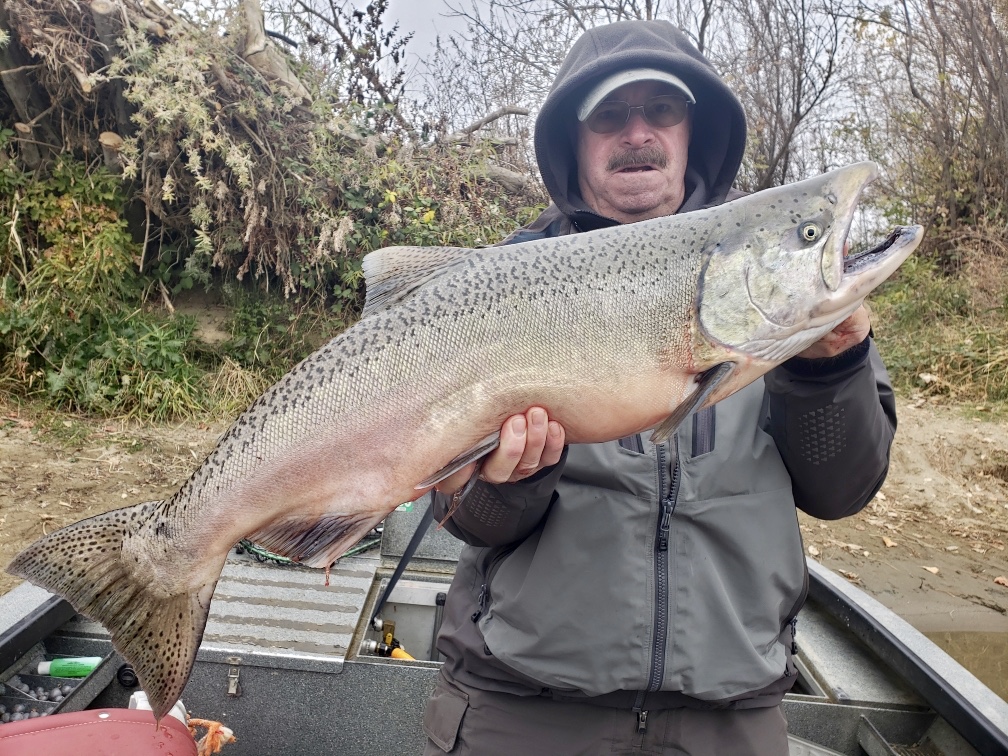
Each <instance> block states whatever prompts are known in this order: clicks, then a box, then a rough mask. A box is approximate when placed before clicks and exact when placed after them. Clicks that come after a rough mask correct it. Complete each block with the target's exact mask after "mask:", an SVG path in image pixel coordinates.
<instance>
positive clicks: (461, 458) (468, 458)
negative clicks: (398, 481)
mask: <svg viewBox="0 0 1008 756" xmlns="http://www.w3.org/2000/svg"><path fill="white" fill-rule="evenodd" d="M498 446H500V431H497V432H495V433H491V434H490V435H489V436H487V437H486V438H484V439H483V440H482V441H480V442H479V443H478V444H476V446H474V447H472V448H471V449H468V450H466V451H464V452H462V453H461V454H459V455H458V456H457V457H455V459H453V460H452V461H451V462H449V463H448V464H447V465H445V466H444V467H442V468H441V469H440V470H438V471H437V472H436V473H434V474H433V475H431V476H430V477H429V478H425V479H424V480H422V481H421V482H420V483H417V485H416V490H418V491H419V490H420V489H423V488H430V487H431V486H433V485H435V484H437V483H440V482H441V481H442V480H444V479H445V478H447V477H448V476H450V475H452V474H454V473H457V472H458V471H459V470H461V469H462V468H463V467H465V466H466V465H468V464H469V463H470V462H475V461H476V460H478V459H482V458H483V457H485V456H486V455H487V454H489V453H490V452H492V451H493V450H494V449H496V448H497V447H498Z"/></svg>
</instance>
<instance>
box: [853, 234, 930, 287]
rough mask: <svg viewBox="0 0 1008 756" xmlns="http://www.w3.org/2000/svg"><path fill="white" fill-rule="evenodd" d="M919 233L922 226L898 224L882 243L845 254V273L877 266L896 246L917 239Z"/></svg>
mask: <svg viewBox="0 0 1008 756" xmlns="http://www.w3.org/2000/svg"><path fill="white" fill-rule="evenodd" d="M919 233H920V226H897V227H896V228H895V229H893V231H892V233H890V234H889V235H888V236H887V237H886V238H885V239H884V240H883V241H882V242H881V243H880V244H877V245H875V246H874V247H871V248H869V249H864V250H859V251H857V252H853V253H851V254H849V255H846V256H844V258H843V274H844V275H845V276H848V275H858V274H859V273H862V272H864V271H866V270H869V269H870V268H873V267H875V266H876V265H878V264H879V263H881V262H882V261H883V260H885V259H886V258H888V257H889V253H890V252H891V251H892V250H893V249H894V248H900V249H901V248H902V247H903V246H904V245H905V244H907V243H910V242H913V241H915V240H916V238H917V236H918V234H919ZM901 242H902V243H901Z"/></svg>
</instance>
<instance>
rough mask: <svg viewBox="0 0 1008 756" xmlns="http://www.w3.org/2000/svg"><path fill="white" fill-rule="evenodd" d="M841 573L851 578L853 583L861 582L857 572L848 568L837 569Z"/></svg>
mask: <svg viewBox="0 0 1008 756" xmlns="http://www.w3.org/2000/svg"><path fill="white" fill-rule="evenodd" d="M837 572H839V573H840V574H841V575H843V576H844V577H845V578H847V579H848V580H850V581H851V582H852V583H857V582H860V580H861V578H859V577H858V574H857V573H856V572H848V571H847V570H837Z"/></svg>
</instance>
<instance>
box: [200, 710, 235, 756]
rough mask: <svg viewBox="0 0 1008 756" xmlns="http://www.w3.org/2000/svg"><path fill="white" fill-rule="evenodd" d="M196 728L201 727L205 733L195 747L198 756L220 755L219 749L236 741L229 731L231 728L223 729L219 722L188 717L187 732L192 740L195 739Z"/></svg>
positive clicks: (232, 733)
mask: <svg viewBox="0 0 1008 756" xmlns="http://www.w3.org/2000/svg"><path fill="white" fill-rule="evenodd" d="M197 727H202V728H204V729H205V730H206V731H207V732H206V735H204V736H203V737H202V738H200V739H199V741H198V742H197V743H196V747H197V748H199V756H210V755H211V754H214V753H220V750H221V748H223V747H224V746H225V745H227V744H228V743H234V742H236V741H237V740H238V739H237V738H236V737H235V735H234V732H232V731H231V728H229V727H225V726H224V725H222V724H221V723H220V722H214V721H213V720H210V719H196V718H195V717H189V732H191V733H192V736H193V740H195V739H196V728H197Z"/></svg>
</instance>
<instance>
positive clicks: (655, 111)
mask: <svg viewBox="0 0 1008 756" xmlns="http://www.w3.org/2000/svg"><path fill="white" fill-rule="evenodd" d="M633 110H639V111H641V113H642V114H643V116H644V120H645V121H647V122H648V123H649V124H651V125H652V126H654V127H655V128H662V129H664V128H668V127H669V126H675V125H676V124H679V123H682V122H683V119H685V118H686V114H687V113H688V112H689V101H688V100H687V99H686V98H685V97H680V96H679V95H658V96H657V97H652V98H651V99H650V100H648V101H647V102H645V103H644V104H643V105H631V104H630V103H629V102H622V101H621V100H606V101H605V102H601V103H599V105H598V107H596V108H595V110H593V111H592V112H591V114H590V115H589V116H588V117H587V118H586V119H585V121H584V123H585V126H587V127H588V128H589V129H591V130H592V131H594V132H595V133H596V134H613V133H615V132H617V131H619V130H620V129H622V128H623V127H624V126H626V124H627V122H628V121H629V120H630V112H631V111H633Z"/></svg>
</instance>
